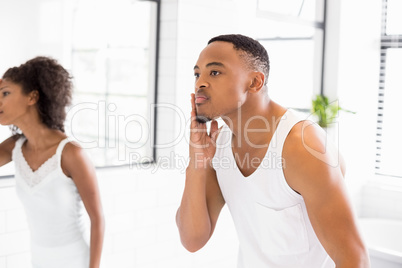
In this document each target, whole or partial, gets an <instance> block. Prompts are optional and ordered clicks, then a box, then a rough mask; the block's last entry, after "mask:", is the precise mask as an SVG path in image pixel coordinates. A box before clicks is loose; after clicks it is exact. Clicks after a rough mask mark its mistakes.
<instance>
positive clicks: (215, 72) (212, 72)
mask: <svg viewBox="0 0 402 268" xmlns="http://www.w3.org/2000/svg"><path fill="white" fill-rule="evenodd" d="M218 74H220V72H218V71H211V75H213V76H216V75H218Z"/></svg>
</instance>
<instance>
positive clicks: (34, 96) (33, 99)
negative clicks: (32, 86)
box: [28, 90, 39, 105]
mask: <svg viewBox="0 0 402 268" xmlns="http://www.w3.org/2000/svg"><path fill="white" fill-rule="evenodd" d="M28 96H29V102H28V103H29V104H30V105H34V104H36V103H37V102H38V100H39V92H38V91H37V90H32V91H31V92H29V94H28Z"/></svg>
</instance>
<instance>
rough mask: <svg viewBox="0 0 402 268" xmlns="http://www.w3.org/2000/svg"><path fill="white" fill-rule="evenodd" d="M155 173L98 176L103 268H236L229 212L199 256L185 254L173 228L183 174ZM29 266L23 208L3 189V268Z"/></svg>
mask: <svg viewBox="0 0 402 268" xmlns="http://www.w3.org/2000/svg"><path fill="white" fill-rule="evenodd" d="M155 169H157V168H156V167H155V166H152V167H148V168H145V167H133V168H129V167H126V168H118V169H108V170H105V169H104V170H98V172H97V173H98V179H99V187H100V191H101V195H102V204H103V208H104V213H105V218H106V232H105V243H104V251H103V257H102V268H116V267H119V268H125V267H127V268H128V267H136V268H137V267H138V268H148V267H163V268H170V267H171V268H179V267H183V268H190V267H194V268H201V267H203V268H207V267H208V268H212V267H216V268H218V267H219V268H222V267H235V263H236V253H237V238H236V235H235V231H234V228H233V224H232V222H231V219H230V215H229V214H228V211H227V210H226V209H224V210H223V212H222V215H221V218H220V220H219V223H218V226H217V228H216V231H215V234H214V237H213V238H212V239H211V241H209V243H208V244H207V246H205V248H204V249H202V250H201V251H199V252H197V253H196V254H192V253H189V252H187V251H186V250H185V249H184V248H183V247H182V245H181V243H180V241H179V235H178V231H177V227H176V224H175V215H176V210H177V207H178V205H179V202H180V198H181V193H182V190H183V186H184V180H183V174H181V173H180V171H178V170H171V169H170V170H162V169H159V170H157V171H156V173H155ZM10 184H12V182H10ZM29 260H30V254H29V233H28V229H27V225H26V220H25V214H24V212H23V208H22V207H21V204H20V202H19V200H18V199H17V197H16V194H15V189H14V187H12V185H11V187H5V188H0V268H27V267H30V263H29Z"/></svg>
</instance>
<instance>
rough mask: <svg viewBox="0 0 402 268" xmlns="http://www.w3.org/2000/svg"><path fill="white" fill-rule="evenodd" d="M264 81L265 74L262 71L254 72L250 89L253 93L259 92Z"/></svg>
mask: <svg viewBox="0 0 402 268" xmlns="http://www.w3.org/2000/svg"><path fill="white" fill-rule="evenodd" d="M264 83H265V75H264V74H263V73H262V72H253V73H252V76H251V84H250V87H249V91H250V92H252V93H256V92H259V91H260V90H261V89H262V88H263V87H264Z"/></svg>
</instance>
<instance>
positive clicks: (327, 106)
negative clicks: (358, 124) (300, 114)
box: [311, 95, 355, 128]
mask: <svg viewBox="0 0 402 268" xmlns="http://www.w3.org/2000/svg"><path fill="white" fill-rule="evenodd" d="M340 110H342V111H345V112H348V113H353V114H355V112H352V111H349V110H346V109H343V108H341V107H340V106H339V105H338V101H334V102H331V103H330V102H329V101H328V98H327V97H326V96H323V95H316V96H315V98H314V99H313V100H312V107H311V112H312V113H313V114H314V115H316V116H317V117H318V122H317V123H318V125H319V126H321V127H322V128H328V126H329V125H330V124H331V123H334V122H335V120H336V117H337V115H338V112H339V111H340Z"/></svg>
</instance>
